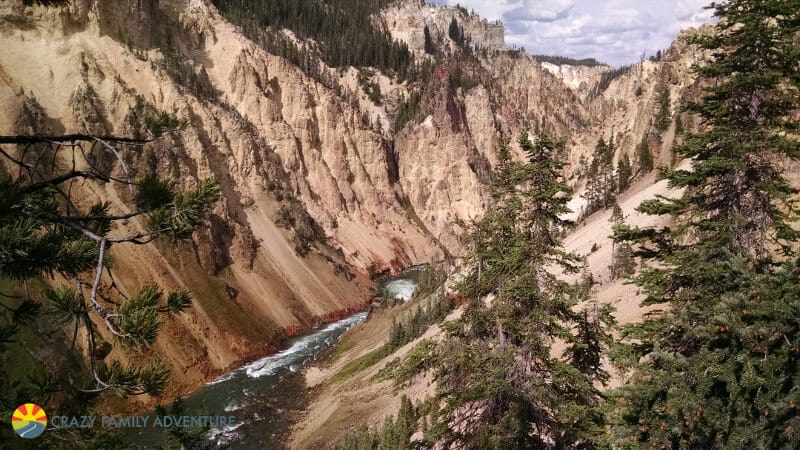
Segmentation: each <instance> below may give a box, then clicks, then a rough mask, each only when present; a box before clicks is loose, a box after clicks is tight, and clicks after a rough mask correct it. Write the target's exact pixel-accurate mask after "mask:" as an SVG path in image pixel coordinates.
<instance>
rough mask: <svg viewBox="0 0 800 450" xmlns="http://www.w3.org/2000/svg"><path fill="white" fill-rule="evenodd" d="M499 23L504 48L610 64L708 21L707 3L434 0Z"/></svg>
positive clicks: (659, 45) (705, 0) (662, 45)
mask: <svg viewBox="0 0 800 450" xmlns="http://www.w3.org/2000/svg"><path fill="white" fill-rule="evenodd" d="M438 3H439V4H443V3H447V4H450V5H455V4H456V3H459V4H461V5H462V6H465V7H466V8H467V9H469V10H473V9H474V10H475V12H477V13H478V14H479V15H480V16H481V17H484V18H486V19H489V20H490V21H494V20H497V19H500V20H502V21H503V23H504V24H505V27H506V45H507V46H509V47H512V46H515V45H516V46H517V48H519V47H525V50H526V51H527V52H528V53H531V54H546V55H559V56H567V57H570V58H596V59H597V60H599V61H602V62H606V63H608V64H611V65H612V66H621V65H624V64H630V63H633V62H637V61H639V59H640V58H641V55H642V52H646V53H647V54H648V55H652V54H654V53H655V52H656V51H657V50H665V49H667V48H668V47H669V46H670V44H671V43H672V41H674V40H675V38H676V37H677V36H678V32H679V31H680V30H681V29H684V28H688V27H696V26H698V25H701V24H703V23H707V22H711V21H712V19H713V13H712V12H711V11H708V10H705V9H704V8H703V6H705V5H707V4H708V3H710V0H438Z"/></svg>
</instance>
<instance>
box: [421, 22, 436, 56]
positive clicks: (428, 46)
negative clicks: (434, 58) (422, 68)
mask: <svg viewBox="0 0 800 450" xmlns="http://www.w3.org/2000/svg"><path fill="white" fill-rule="evenodd" d="M423 36H424V39H425V53H427V54H429V55H433V54H434V53H436V46H435V45H434V44H433V38H432V37H431V29H430V28H428V24H425V29H424V30H423Z"/></svg>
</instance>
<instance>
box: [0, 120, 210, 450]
mask: <svg viewBox="0 0 800 450" xmlns="http://www.w3.org/2000/svg"><path fill="white" fill-rule="evenodd" d="M148 123H150V125H151V126H152V127H151V128H152V129H157V130H158V131H159V132H165V131H167V129H168V128H170V127H171V126H174V125H176V124H177V123H178V122H177V121H175V120H173V118H171V117H167V116H156V117H155V118H153V119H152V120H150V121H149V122H148ZM146 142H148V141H146V140H140V139H127V138H117V137H103V136H83V135H70V136H44V137H38V136H14V137H0V145H2V147H0V167H3V168H10V169H9V170H0V279H4V280H11V281H12V282H14V283H17V284H19V285H25V286H27V283H29V282H32V281H34V280H49V281H50V284H51V285H52V286H51V287H49V288H47V289H45V290H44V292H43V294H42V296H41V298H33V297H34V296H33V295H31V294H30V293H29V291H28V290H27V289H25V294H24V295H21V296H13V295H11V294H8V293H2V295H0V306H2V310H0V358H3V359H5V355H3V354H2V353H3V351H4V350H6V349H7V345H6V344H10V343H12V342H15V341H16V340H17V339H18V338H19V335H20V334H21V333H22V331H23V329H25V328H28V329H29V330H31V331H32V332H34V331H33V330H35V329H36V327H35V326H33V325H34V324H35V321H36V319H37V318H38V317H40V316H43V315H44V316H48V317H49V318H50V321H51V322H54V323H55V324H57V325H58V326H59V327H63V328H66V329H68V330H70V334H71V344H70V345H68V348H69V349H71V350H76V339H77V338H78V335H79V334H78V331H79V330H80V329H82V330H84V333H83V336H85V339H86V345H85V347H84V349H85V350H86V358H85V361H83V362H81V361H79V360H78V358H79V357H78V354H77V351H75V352H74V353H75V355H74V358H73V355H71V354H69V355H60V358H61V359H64V360H65V361H72V362H71V363H69V364H68V366H67V367H64V368H63V369H57V368H56V369H54V370H51V371H49V372H47V373H42V374H41V375H40V376H37V377H36V378H35V379H31V381H30V383H28V385H27V386H26V387H21V386H18V387H17V388H16V392H15V391H13V390H12V391H8V392H6V391H3V392H0V409H1V410H2V414H0V417H3V418H6V417H10V416H11V414H10V411H11V410H13V408H16V407H17V406H18V405H19V404H20V400H21V399H20V398H19V396H20V395H21V396H22V397H27V398H24V400H25V401H28V402H30V401H36V402H41V404H47V402H48V401H49V400H50V399H52V398H54V395H56V394H57V393H58V395H59V396H60V398H61V401H62V402H63V403H65V407H64V409H63V410H62V413H65V412H67V411H68V410H69V411H75V412H78V413H80V412H81V411H82V409H81V408H85V407H86V406H87V404H88V402H89V401H92V400H93V399H94V397H96V396H97V395H99V394H101V393H114V394H117V395H120V396H123V397H124V396H127V395H142V394H150V395H159V394H160V393H161V392H163V389H164V386H165V383H166V381H167V377H168V372H167V370H166V368H165V367H164V365H163V364H162V363H160V362H159V361H157V360H152V359H149V358H147V357H146V356H143V357H142V358H137V360H139V361H143V362H142V363H140V364H137V363H130V364H123V363H122V362H120V361H106V360H105V359H106V356H107V355H108V353H109V351H110V349H111V346H110V345H109V343H106V342H103V341H102V339H101V337H100V333H99V328H104V329H105V330H106V331H107V332H108V333H110V334H111V335H113V336H114V338H115V340H116V342H117V343H119V344H120V345H122V346H123V347H129V348H133V349H135V350H144V349H146V348H147V347H148V346H149V345H151V344H152V343H153V342H154V341H155V339H156V337H157V335H158V330H159V328H160V327H161V325H162V321H163V319H162V318H163V316H164V315H165V314H178V313H180V312H182V311H183V310H185V309H186V308H188V307H189V306H190V305H191V294H190V293H189V291H188V290H186V289H178V290H176V291H172V292H169V293H165V292H163V291H162V289H160V288H159V287H158V286H156V285H152V284H151V285H145V286H143V287H142V288H141V289H140V290H139V291H138V292H135V293H133V295H131V296H129V297H126V296H125V295H123V294H122V293H121V292H119V290H118V289H116V285H115V283H114V278H113V275H112V270H113V267H114V264H113V260H112V259H111V258H110V257H109V251H110V249H111V248H112V247H114V246H117V245H126V244H133V245H142V244H146V243H148V242H152V241H153V240H155V239H157V238H159V237H165V238H169V239H172V240H180V239H187V238H189V237H190V236H191V234H192V231H193V230H194V229H195V228H196V227H197V226H198V225H199V224H200V223H201V222H202V221H203V219H204V217H205V214H206V213H207V212H208V210H209V209H210V207H211V205H212V204H213V203H214V202H216V201H217V200H218V199H219V197H220V191H219V188H218V187H217V184H216V182H214V181H213V180H203V181H201V182H199V183H198V184H197V186H196V187H195V188H193V189H190V190H187V191H184V192H181V191H179V190H178V189H177V188H176V186H175V185H174V183H172V182H171V181H168V180H161V179H159V178H157V177H155V176H153V175H150V174H143V175H141V176H139V177H138V178H136V179H135V180H133V179H130V178H127V177H126V178H123V177H117V176H113V175H112V174H111V173H110V172H109V171H108V170H103V169H101V167H104V166H107V165H108V164H107V163H104V162H103V158H104V157H105V156H106V155H112V156H114V157H116V158H117V159H118V160H119V161H120V164H121V166H122V171H123V172H124V173H125V174H126V175H127V174H128V173H129V172H128V171H129V168H127V165H126V163H125V162H124V161H125V159H124V158H123V156H122V155H121V152H122V149H121V147H124V146H127V145H130V144H135V145H136V146H141V145H142V144H145V143H146ZM73 181H79V182H82V183H86V184H89V185H95V186H97V187H98V189H102V188H103V186H104V185H107V184H110V183H112V182H113V183H117V184H121V185H127V187H128V188H129V191H130V193H131V196H132V205H130V208H131V210H130V212H127V213H123V214H112V213H111V212H110V205H109V204H108V203H98V204H94V205H91V206H84V207H82V206H79V205H80V204H79V202H77V194H76V193H74V190H73V189H71V186H72V183H73ZM132 219H139V221H140V223H141V225H142V227H141V231H139V232H135V233H133V234H129V235H126V234H124V233H122V234H121V233H120V230H126V229H127V227H121V226H119V224H121V223H124V222H128V221H131V220H132ZM104 273H105V274H106V276H104ZM56 275H59V277H58V278H56ZM56 279H62V280H66V281H67V283H64V284H62V283H59V282H57V281H55V280H56ZM104 279H106V280H105V281H106V283H104ZM108 285H110V287H109V286H108ZM115 289H116V290H115ZM65 347H66V346H65ZM55 359H59V358H55ZM148 360H149V362H148ZM50 362H51V363H52V364H59V363H60V361H50ZM0 367H2V366H0ZM48 369H52V367H48ZM0 372H4V368H2V369H0ZM3 375H4V376H3V378H6V377H5V375H6V374H3ZM65 398H69V399H73V400H76V401H73V402H70V401H69V400H65ZM2 420H5V419H2ZM6 431H7V430H6V427H5V426H4V427H3V429H2V431H0V434H3V433H5V432H6ZM48 435H50V433H48ZM94 435H97V433H94ZM50 437H52V436H50ZM46 439H49V437H47V438H46ZM104 445H105V444H104ZM112 447H113V446H111V445H110V444H109V447H107V448H112Z"/></svg>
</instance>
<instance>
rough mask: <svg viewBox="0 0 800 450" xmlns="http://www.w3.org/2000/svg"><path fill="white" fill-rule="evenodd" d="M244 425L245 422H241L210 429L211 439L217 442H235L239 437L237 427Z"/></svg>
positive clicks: (222, 443)
mask: <svg viewBox="0 0 800 450" xmlns="http://www.w3.org/2000/svg"><path fill="white" fill-rule="evenodd" d="M242 425H244V422H239V423H237V424H236V425H229V426H227V427H224V428H222V429H219V428H212V429H211V430H209V440H211V441H216V442H217V444H220V445H225V444H229V443H230V442H233V441H234V440H236V439H237V438H238V437H239V434H238V433H236V429H237V428H239V427H241V426H242Z"/></svg>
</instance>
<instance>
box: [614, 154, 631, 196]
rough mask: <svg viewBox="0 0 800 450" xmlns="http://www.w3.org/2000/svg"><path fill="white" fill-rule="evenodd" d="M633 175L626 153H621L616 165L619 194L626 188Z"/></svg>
mask: <svg viewBox="0 0 800 450" xmlns="http://www.w3.org/2000/svg"><path fill="white" fill-rule="evenodd" d="M632 177H633V167H632V166H631V159H630V157H629V156H628V154H627V153H623V154H622V156H621V157H620V158H619V164H618V165H617V191H618V192H619V193H620V194H621V193H623V192H625V191H626V190H628V188H629V187H630V185H631V178H632Z"/></svg>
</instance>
